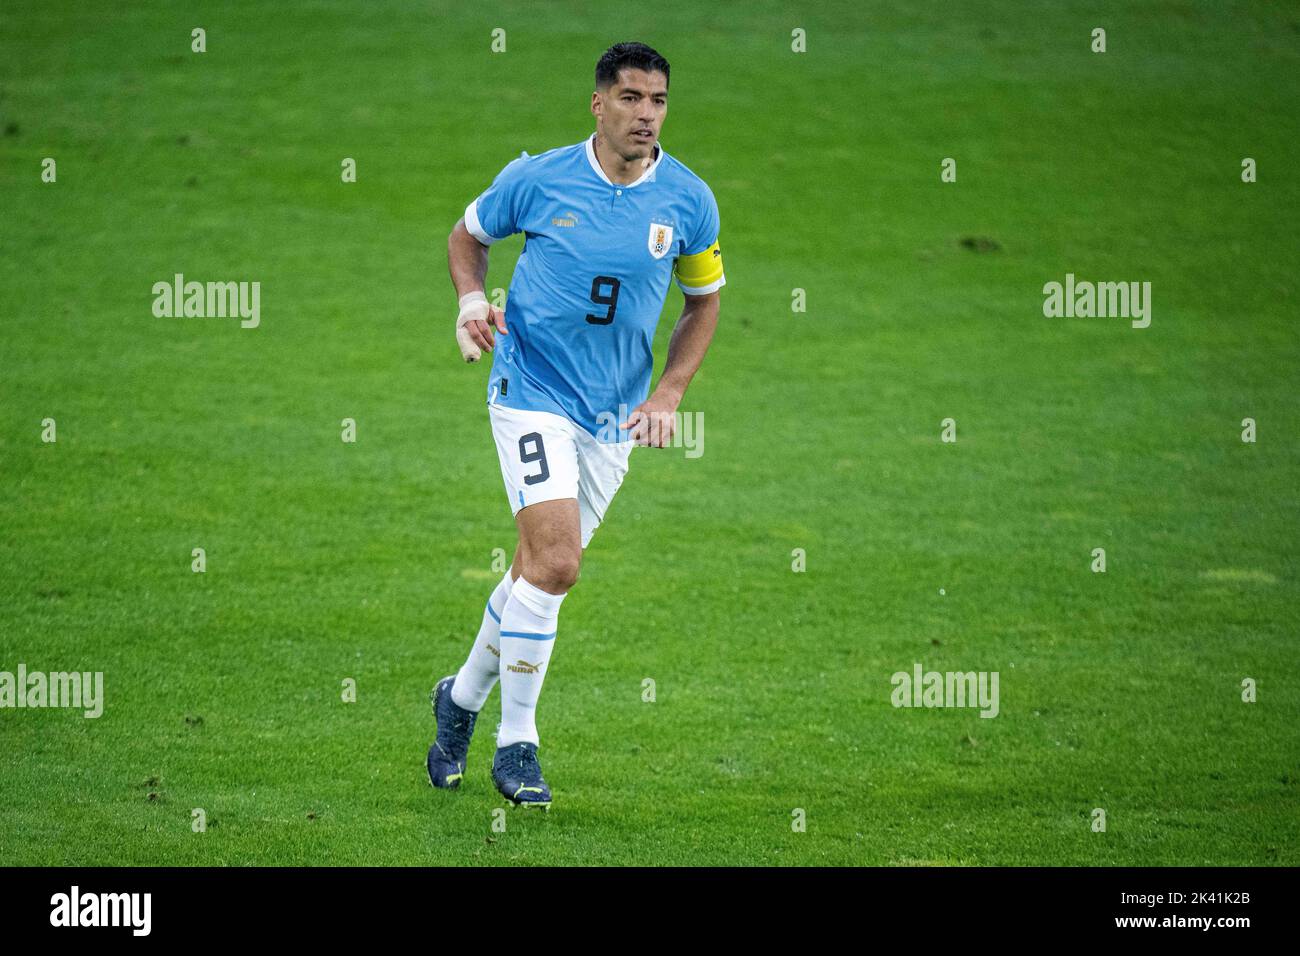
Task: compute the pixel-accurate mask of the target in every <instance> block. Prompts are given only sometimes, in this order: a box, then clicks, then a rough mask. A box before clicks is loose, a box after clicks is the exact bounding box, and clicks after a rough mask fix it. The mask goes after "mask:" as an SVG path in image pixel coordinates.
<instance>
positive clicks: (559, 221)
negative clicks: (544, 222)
mask: <svg viewBox="0 0 1300 956" xmlns="http://www.w3.org/2000/svg"><path fill="white" fill-rule="evenodd" d="M577 224H578V214H577V213H576V212H566V213H565V214H564V215H563V216H554V217H552V219H551V225H552V226H559V227H560V228H561V229H572V228H573V227H574V226H576V225H577Z"/></svg>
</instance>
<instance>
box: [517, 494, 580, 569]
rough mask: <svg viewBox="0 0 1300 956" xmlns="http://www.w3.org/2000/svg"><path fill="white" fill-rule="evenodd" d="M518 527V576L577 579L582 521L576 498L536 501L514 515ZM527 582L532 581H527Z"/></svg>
mask: <svg viewBox="0 0 1300 956" xmlns="http://www.w3.org/2000/svg"><path fill="white" fill-rule="evenodd" d="M515 523H516V524H517V525H518V527H519V553H520V554H521V555H522V557H523V567H522V568H521V569H520V572H521V573H528V571H529V569H532V570H533V572H534V576H538V577H541V576H545V577H548V578H560V579H564V578H567V577H576V576H577V571H578V567H577V566H578V563H579V562H580V561H581V559H582V538H581V518H580V514H579V509H578V499H577V498H553V499H551V500H549V501H539V502H538V503H537V504H534V505H528V506H527V507H526V508H520V509H519V510H518V511H516V512H515ZM529 580H532V578H530V579H529Z"/></svg>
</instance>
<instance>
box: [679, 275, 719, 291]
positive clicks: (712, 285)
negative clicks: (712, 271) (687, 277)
mask: <svg viewBox="0 0 1300 956" xmlns="http://www.w3.org/2000/svg"><path fill="white" fill-rule="evenodd" d="M726 284H727V277H726V276H725V275H724V276H719V277H718V281H717V282H710V283H709V284H708V285H701V286H689V285H682V280H681V279H678V280H677V288H679V289H681V290H682V292H683V293H685V294H686V295H708V294H709V293H710V292H717V291H718V290H719V289H721V288H722V287H723V286H724V285H726Z"/></svg>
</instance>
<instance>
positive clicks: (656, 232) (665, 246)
mask: <svg viewBox="0 0 1300 956" xmlns="http://www.w3.org/2000/svg"><path fill="white" fill-rule="evenodd" d="M646 244H647V245H648V246H649V248H650V255H652V256H654V257H655V258H656V259H662V258H663V257H664V256H665V255H667V254H668V250H669V249H671V248H672V245H673V227H672V226H665V225H663V224H662V223H658V222H652V223H650V238H649V239H648V240H647V243H646Z"/></svg>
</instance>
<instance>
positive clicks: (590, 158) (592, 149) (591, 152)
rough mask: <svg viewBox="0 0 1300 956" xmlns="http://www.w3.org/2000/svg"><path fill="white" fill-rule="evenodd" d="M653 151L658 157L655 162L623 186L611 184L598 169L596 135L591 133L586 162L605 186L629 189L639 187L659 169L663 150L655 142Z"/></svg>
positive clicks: (603, 171)
mask: <svg viewBox="0 0 1300 956" xmlns="http://www.w3.org/2000/svg"><path fill="white" fill-rule="evenodd" d="M655 151H656V152H657V154H658V155H656V156H655V160H654V162H653V163H651V164H650V167H649V168H648V169H647V170H646V171H645V172H644V173H642V174H641V178H640V179H638V180H637V181H636V182H633V183H628V184H627V185H624V184H622V183H615V182H611V181H610V178H609V177H608V176H606V175H605V170H603V169H601V168H600V160H598V159H597V158H596V134H595V133H592V134H591V136H589V137H588V138H587V162H589V163H591V168H592V169H594V170H595V171H596V175H597V176H599V177H600V178H601V179H602V180H603V181H604V182H605V183H606V185H609V186H616V187H617V188H619V189H631V188H632V187H633V186H639V185H641V184H642V183H643V182H645V181H646V180H647V179H649V178H650V177H651V176H653V175H654V172H655V170H656V169H658V168H659V164H660V163H661V162H663V158H664V148H663V147H662V146H660V145H659V142H658V141H657V140H656V141H655Z"/></svg>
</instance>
